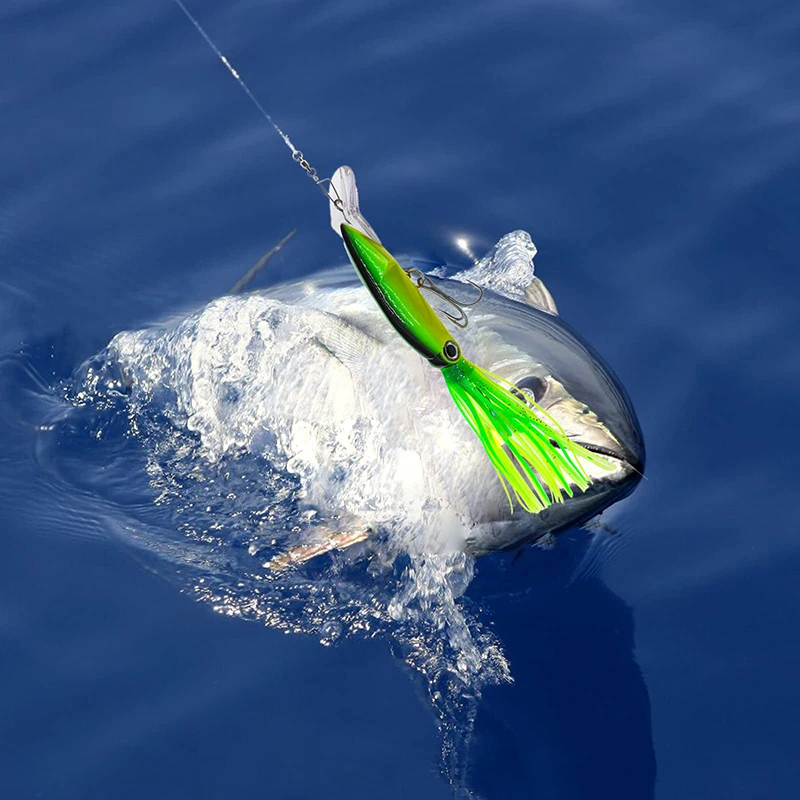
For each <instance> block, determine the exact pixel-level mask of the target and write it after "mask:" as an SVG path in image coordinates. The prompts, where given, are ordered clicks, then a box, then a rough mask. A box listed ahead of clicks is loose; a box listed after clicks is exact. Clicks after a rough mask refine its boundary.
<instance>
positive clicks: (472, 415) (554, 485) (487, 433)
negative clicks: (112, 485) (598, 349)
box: [341, 223, 611, 513]
mask: <svg viewBox="0 0 800 800" xmlns="http://www.w3.org/2000/svg"><path fill="white" fill-rule="evenodd" d="M341 233H342V239H343V240H344V245H345V249H346V250H347V255H348V256H349V258H350V261H351V262H352V264H353V266H354V267H355V269H356V272H357V273H358V275H359V277H360V278H361V280H362V282H363V283H364V285H365V286H366V287H367V289H368V290H369V291H370V293H371V294H372V296H373V298H374V299H375V301H376V302H377V304H378V306H379V307H380V309H381V311H383V313H384V315H385V316H386V318H387V319H388V321H389V322H390V324H391V325H392V327H393V328H394V329H395V330H396V331H397V332H398V333H399V334H400V336H402V337H403V339H405V341H406V342H407V343H408V344H409V345H411V347H413V348H414V349H415V350H416V351H417V352H418V353H420V354H421V355H422V356H423V357H425V358H426V359H427V360H428V361H429V362H430V363H431V364H432V365H433V366H434V367H438V368H439V369H440V370H441V373H442V376H443V377H444V380H445V383H446V384H447V388H448V390H449V391H450V395H451V396H452V398H453V401H454V402H455V404H456V406H457V407H458V409H459V411H460V412H461V413H462V414H463V415H464V418H465V419H466V420H467V422H468V423H469V424H470V426H471V427H472V430H473V431H475V434H476V435H477V436H478V438H479V439H480V441H481V444H483V446H484V448H485V450H486V454H487V455H488V456H489V459H490V460H491V462H492V464H493V465H494V468H495V469H496V470H497V473H498V475H499V476H500V480H501V482H502V484H503V488H504V489H505V492H506V496H507V497H508V500H509V503H510V504H511V508H512V510H513V508H514V500H516V502H517V503H518V504H519V505H520V506H521V507H522V508H524V509H525V510H526V511H529V512H532V513H535V512H538V511H541V510H542V509H544V508H546V507H547V506H549V505H551V504H552V503H554V502H556V503H558V502H562V501H563V497H564V495H565V494H566V495H567V496H569V497H572V494H573V490H572V484H574V485H576V486H577V487H578V488H579V489H580V490H581V491H583V490H584V489H586V488H587V487H588V486H589V484H590V482H591V479H590V478H589V476H588V475H587V474H586V472H585V470H584V469H583V468H582V467H581V464H580V459H586V460H587V461H590V462H592V463H594V464H598V465H600V466H608V467H609V468H611V465H610V464H608V462H607V461H605V459H603V458H601V457H599V456H597V455H595V454H594V453H590V452H589V451H588V450H586V449H585V448H583V447H581V446H580V445H579V444H576V443H575V442H573V441H572V440H571V439H570V438H569V437H568V436H567V435H566V434H565V433H564V431H563V430H562V429H561V427H560V426H559V425H558V423H557V422H556V421H555V420H554V419H553V418H552V417H550V416H549V415H548V414H547V413H546V412H545V411H544V410H543V409H541V408H540V407H539V406H537V405H536V404H535V403H533V402H529V401H528V400H527V399H523V396H522V394H521V393H520V392H519V390H518V389H517V388H516V387H515V386H514V385H513V384H510V383H508V381H504V380H503V379H502V378H500V377H499V376H497V375H493V374H492V373H490V372H487V371H486V370H484V369H481V368H480V367H478V366H477V365H475V364H473V363H472V362H471V361H468V360H467V359H466V358H465V357H464V356H463V354H462V352H461V347H460V346H459V344H458V342H457V341H455V339H454V338H453V337H452V335H451V334H450V332H449V331H448V330H447V328H446V327H445V326H444V323H443V322H442V321H441V319H439V316H438V315H437V313H436V311H435V310H434V309H433V307H432V306H431V305H430V303H428V301H427V300H426V299H425V297H424V296H423V294H422V292H421V291H420V285H419V284H418V283H415V282H414V280H412V278H411V277H410V276H409V274H408V273H407V272H406V270H404V269H403V267H401V266H400V264H399V263H398V262H397V260H396V259H395V258H394V257H393V256H392V255H391V253H389V251H388V250H387V249H386V248H385V247H384V246H383V245H382V244H380V243H379V242H376V241H375V240H374V239H371V238H370V237H368V236H367V235H366V234H364V233H362V232H361V231H359V230H357V229H356V228H354V227H352V226H351V225H348V224H346V223H342V225H341Z"/></svg>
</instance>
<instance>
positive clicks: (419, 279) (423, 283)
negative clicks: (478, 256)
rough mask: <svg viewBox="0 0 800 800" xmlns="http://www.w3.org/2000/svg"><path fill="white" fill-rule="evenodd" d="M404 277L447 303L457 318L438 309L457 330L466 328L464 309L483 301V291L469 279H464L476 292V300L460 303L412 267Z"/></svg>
mask: <svg viewBox="0 0 800 800" xmlns="http://www.w3.org/2000/svg"><path fill="white" fill-rule="evenodd" d="M406 275H408V277H409V278H411V279H412V280H413V281H414V282H415V283H416V285H417V288H418V289H424V290H425V291H427V292H430V293H431V294H435V295H436V296H437V297H438V298H440V299H441V300H444V302H445V303H449V304H450V305H451V306H452V307H453V308H455V309H456V311H457V312H458V316H457V317H454V316H453V315H452V314H451V313H450V312H449V311H445V310H444V309H439V310H440V311H441V312H442V314H444V315H445V316H446V317H447V319H449V320H450V322H452V323H453V325H457V326H458V327H459V328H466V327H467V325H468V324H469V319H468V318H467V314H466V312H465V311H464V309H465V308H474V307H475V306H476V305H478V303H480V301H481V300H483V289H482V288H481V287H480V286H478V284H477V283H473V282H472V281H471V280H469V279H465V280H466V283H468V284H470V285H471V286H474V287H475V288H476V289H477V290H478V299H477V300H473V301H472V302H471V303H462V302H460V301H459V300H456V299H455V297H453V296H452V295H449V294H447V292H445V291H444V289H440V288H439V287H438V286H437V285H436V284H435V283H434V282H433V281H432V280H431V279H430V278H429V277H428V276H427V275H426V274H425V273H424V272H422V271H421V270H418V269H416V268H414V267H412V268H411V269H407V270H406Z"/></svg>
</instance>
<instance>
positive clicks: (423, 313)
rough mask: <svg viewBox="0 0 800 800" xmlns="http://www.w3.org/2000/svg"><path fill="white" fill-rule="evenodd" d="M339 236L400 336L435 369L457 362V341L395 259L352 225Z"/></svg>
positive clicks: (458, 357)
mask: <svg viewBox="0 0 800 800" xmlns="http://www.w3.org/2000/svg"><path fill="white" fill-rule="evenodd" d="M341 234H342V239H343V241H344V246H345V250H346V251H347V255H348V257H349V258H350V262H351V263H352V264H353V267H355V270H356V273H358V277H359V278H361V282H362V283H363V284H364V285H365V286H366V287H367V289H368V290H369V292H370V294H371V295H372V297H373V298H374V300H375V302H376V303H377V304H378V307H379V308H380V309H381V311H383V313H384V315H385V316H386V318H387V319H388V320H389V322H390V323H391V325H392V327H393V328H394V329H395V330H396V331H397V332H398V333H399V334H400V336H402V337H403V339H405V340H406V342H408V344H410V345H411V347H413V348H414V349H415V350H416V351H417V352H418V353H420V354H421V355H422V356H424V357H425V358H427V359H428V361H430V362H431V364H433V365H434V366H437V367H446V366H449V365H451V364H455V363H456V362H458V361H459V360H460V359H461V348H460V347H459V345H458V342H456V341H455V339H454V338H453V337H452V335H451V334H450V332H449V331H448V330H447V328H445V326H444V324H443V323H442V321H441V319H439V316H438V315H437V314H436V312H435V311H434V310H433V308H432V306H431V304H430V303H429V302H428V301H427V300H426V299H425V297H424V295H423V294H422V292H421V291H420V288H419V285H418V284H417V283H415V282H414V281H413V280H412V279H411V278H410V277H409V275H408V273H407V272H406V271H405V270H404V269H403V268H402V267H401V266H400V264H398V263H397V261H396V260H395V258H394V256H392V254H391V253H389V251H388V250H387V249H386V248H385V247H384V246H383V245H382V244H380V242H377V241H375V240H374V239H372V238H370V237H369V236H367V235H366V234H365V233H362V232H361V231H359V230H357V229H356V228H354V227H352V226H351V225H347V224H346V223H342V225H341Z"/></svg>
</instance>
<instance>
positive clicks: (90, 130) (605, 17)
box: [0, 0, 800, 800]
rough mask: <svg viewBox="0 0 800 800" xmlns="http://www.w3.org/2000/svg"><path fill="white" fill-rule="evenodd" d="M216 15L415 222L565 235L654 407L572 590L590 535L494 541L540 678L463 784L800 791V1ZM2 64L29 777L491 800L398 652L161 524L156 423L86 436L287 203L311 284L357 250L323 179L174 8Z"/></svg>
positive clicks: (6, 567) (0, 338) (473, 598)
mask: <svg viewBox="0 0 800 800" xmlns="http://www.w3.org/2000/svg"><path fill="white" fill-rule="evenodd" d="M191 8H192V10H193V11H194V12H195V13H196V15H197V16H198V18H199V19H200V20H201V21H202V22H203V23H204V24H205V25H206V27H207V28H208V29H209V31H210V32H211V33H212V35H213V36H214V37H215V38H216V40H217V41H218V43H219V45H220V47H221V48H222V49H223V50H224V51H225V52H226V53H227V54H228V56H229V57H230V58H231V60H232V61H233V63H234V64H235V65H236V66H237V67H238V69H239V70H240V72H241V73H242V74H243V76H244V77H245V78H246V79H247V80H248V81H249V83H250V85H251V87H252V89H253V90H254V92H255V93H256V94H257V95H258V96H259V98H260V99H261V100H262V102H263V103H264V105H265V106H266V107H267V108H268V109H269V110H270V112H271V113H272V114H273V115H274V117H275V118H276V120H277V121H278V122H279V124H280V125H281V126H282V127H283V128H284V129H285V130H286V131H287V132H288V133H289V134H290V136H291V137H292V139H293V140H294V141H295V143H296V144H297V145H298V146H299V147H301V149H303V151H304V152H305V153H306V155H307V156H308V157H309V159H310V160H311V162H312V163H313V164H314V166H316V167H317V168H318V169H319V170H320V172H321V173H323V174H330V173H331V172H332V171H333V170H334V169H335V168H336V167H337V166H338V165H339V164H341V163H348V164H350V165H351V166H353V167H354V169H355V170H356V173H357V175H358V178H359V185H360V187H361V190H362V195H363V204H364V206H365V208H366V210H367V214H368V216H369V218H370V221H371V222H372V223H373V224H375V225H376V227H377V228H378V230H380V232H381V235H382V237H383V238H384V241H387V242H388V241H391V242H394V243H399V246H400V247H402V248H403V249H405V250H406V251H407V252H411V253H415V254H417V255H418V256H420V257H422V258H428V259H432V260H437V259H439V260H445V261H448V262H450V263H454V264H458V263H462V264H463V263H465V262H464V256H463V255H462V254H460V253H459V251H458V250H457V248H456V247H455V246H454V237H455V236H457V235H467V236H469V237H470V240H471V242H472V246H473V248H474V249H475V250H476V251H482V250H485V249H487V248H488V247H490V246H491V245H492V244H493V243H494V242H495V241H496V240H497V239H498V238H499V237H500V236H501V235H502V234H504V233H506V232H508V231H511V230H514V229H517V228H523V229H526V230H529V231H530V232H531V234H532V235H533V238H534V241H535V242H536V244H537V246H538V248H539V257H538V259H537V272H538V274H539V275H541V276H542V277H543V278H544V279H545V281H546V282H547V285H548V287H549V288H550V290H551V292H552V293H553V295H554V296H555V297H556V299H557V301H558V304H559V308H560V311H561V313H562V315H563V316H564V317H565V318H566V319H567V320H568V321H570V322H571V323H572V324H573V325H574V326H575V327H576V328H577V329H578V330H580V331H581V332H582V333H583V335H584V336H585V337H586V338H587V339H588V340H589V341H591V342H592V344H593V345H594V346H595V347H596V348H597V349H598V350H599V351H600V352H601V353H603V354H604V356H605V357H606V359H607V360H608V361H609V362H610V363H611V364H612V366H613V368H614V369H615V371H616V372H617V373H618V374H619V375H620V377H621V378H622V380H623V382H624V383H625V385H626V387H627V389H628V391H629V393H630V395H631V397H632V399H633V402H634V404H635V406H636V409H637V412H638V415H639V418H640V422H641V425H642V428H643V431H644V434H645V438H646V441H647V446H648V459H649V460H648V480H647V481H645V482H643V483H642V485H640V487H639V488H638V489H637V491H636V493H635V494H634V495H633V496H632V497H631V498H629V499H628V500H626V501H625V502H624V503H623V504H621V505H620V506H617V507H615V508H614V509H613V510H612V512H611V513H610V514H609V515H608V518H609V522H610V524H612V525H613V526H614V528H615V529H616V530H617V531H618V534H617V535H616V538H615V540H614V546H613V547H610V548H608V552H607V553H606V554H605V555H604V558H603V561H604V563H603V565H602V569H599V568H598V569H590V570H585V571H584V573H585V574H584V575H583V577H581V578H580V579H578V580H575V581H571V580H570V579H571V577H572V575H573V573H574V570H575V565H576V563H577V562H579V561H580V559H581V558H583V557H584V551H585V550H586V547H587V544H586V542H587V541H588V534H586V533H584V532H581V531H575V532H571V533H569V534H567V535H566V536H565V537H563V538H562V540H561V541H559V542H558V544H557V546H556V547H555V548H554V549H553V550H550V551H546V552H540V551H534V550H529V551H526V552H525V553H524V555H523V556H522V557H521V558H519V559H518V560H517V561H515V562H512V561H510V559H509V558H507V557H505V556H488V557H485V558H483V559H481V560H480V561H479V562H478V565H477V568H476V571H477V574H476V578H475V580H474V581H473V583H472V584H471V586H470V587H469V590H468V592H467V598H468V602H469V603H471V604H473V606H474V608H475V609H476V610H475V612H474V613H475V615H476V617H477V618H479V619H480V620H481V621H483V622H484V623H485V624H486V625H489V626H491V628H492V630H493V632H494V634H495V635H496V636H497V638H498V639H499V641H500V642H502V645H503V648H504V650H505V652H506V655H507V657H508V660H509V663H510V665H511V671H512V674H513V676H514V679H515V682H514V683H513V684H501V685H490V686H487V687H486V688H485V689H484V691H483V695H482V697H481V699H480V700H479V701H478V702H477V706H476V715H475V719H474V724H472V723H470V725H469V726H467V728H468V729H469V732H470V735H469V736H466V737H465V738H464V739H463V740H462V741H457V742H456V746H457V747H458V748H460V750H461V752H460V753H459V754H458V756H459V763H460V764H461V765H462V766H461V773H459V774H460V776H461V777H460V778H459V779H458V781H457V782H460V784H461V789H462V790H464V791H467V792H471V793H472V794H473V796H475V797H483V798H487V799H489V798H491V799H492V800H493V799H494V798H523V797H534V796H535V797H543V798H544V797H546V798H558V799H559V800H565V799H567V798H569V799H572V798H581V799H583V798H592V799H593V798H606V797H609V798H615V799H616V800H627V799H628V798H630V800H639V799H640V798H651V797H656V798H659V800H672V798H683V797H692V798H725V800H739V799H740V798H741V799H742V800H744V799H747V800H749V799H750V798H785V797H792V796H796V795H797V794H798V792H800V761H798V759H797V751H798V744H800V715H798V712H797V709H798V703H800V688H799V685H798V682H797V680H796V676H797V674H798V672H799V671H800V645H798V643H797V635H796V631H797V621H798V619H799V618H800V600H799V599H798V588H797V587H798V576H800V542H798V538H797V522H796V514H795V513H794V505H795V503H796V498H797V488H796V479H795V473H794V469H793V455H792V454H793V449H794V447H796V446H798V444H800V434H799V431H798V423H797V415H796V412H795V409H794V402H793V401H794V399H795V396H796V394H797V391H798V388H800V356H798V343H800V314H798V304H797V297H798V292H800V277H798V271H797V268H796V262H797V256H796V252H795V251H796V248H795V246H794V245H795V242H794V240H795V235H796V230H797V220H798V211H800V204H799V203H798V196H799V192H798V188H799V186H800V183H799V181H798V179H799V178H800V156H798V148H797V142H798V137H799V136H800V100H799V99H798V92H797V87H798V86H800V55H798V54H800V11H799V10H798V8H797V7H796V5H794V4H790V3H787V2H783V3H755V2H750V3H746V2H744V3H721V2H712V3H705V4H701V5H699V6H698V5H697V4H695V3H660V4H657V3H652V2H643V3H639V4H629V3H618V2H599V1H598V2H594V3H590V2H570V1H569V0H567V2H562V3H548V2H528V3H526V2H504V1H502V0H501V2H495V3H478V2H474V1H473V0H467V2H458V3H455V2H453V3H442V4H439V5H437V6H436V7H432V6H431V5H430V4H429V3H423V2H392V3H384V4H381V5H380V7H378V6H376V5H375V4H374V3H368V2H363V0H344V1H343V2H330V3H313V2H298V1H297V0H294V2H288V1H287V2H270V3H256V2H253V1H252V0H242V1H241V2H226V3H222V2H219V1H218V0H197V1H196V2H194V3H192V4H191ZM0 54H2V55H0V63H2V70H0V120H1V121H2V124H0V154H2V155H0V187H2V195H1V196H0V319H2V325H1V326H0V503H1V504H2V505H1V507H2V515H1V516H0V519H2V537H1V538H0V685H1V686H2V690H1V691H0V796H2V797H3V798H14V799H15V800H16V798H20V800H23V799H24V800H27V798H58V800H62V799H66V798H80V799H81V800H84V799H88V798H115V799H116V798H141V797H149V798H173V797H193V798H195V799H196V800H201V799H203V798H212V797H214V798H216V797H269V798H273V797H274V798H287V799H288V798H310V797H326V798H331V799H332V800H333V799H335V798H348V799H351V798H373V797H382V798H387V799H388V798H398V799H399V798H411V797H413V798H417V800H422V798H446V797H450V796H452V789H451V788H450V786H449V785H448V782H447V779H446V778H445V777H444V776H443V775H442V772H441V768H440V757H439V750H440V742H439V736H438V734H437V725H436V716H435V714H434V712H433V710H432V708H431V707H430V704H429V702H428V700H427V699H426V697H425V696H424V692H423V690H422V688H421V685H420V682H419V680H418V679H417V678H416V677H415V676H414V675H413V674H411V671H410V670H409V669H408V668H407V667H404V666H403V662H402V659H401V658H400V657H399V656H398V653H397V652H396V648H393V647H391V646H390V645H389V644H388V643H387V641H386V640H385V639H384V638H382V637H380V636H376V637H374V638H365V637H358V636H354V637H349V638H344V639H342V640H341V641H339V642H338V643H337V644H336V645H335V646H332V647H323V646H321V645H320V643H319V641H318V639H319V637H318V636H317V637H314V636H311V635H305V634H302V633H301V634H298V635H285V634H284V633H283V632H281V631H279V630H276V629H275V628H273V627H269V626H265V625H263V624H259V623H258V622H253V621H242V620H240V619H235V618H231V617H228V616H225V615H221V614H217V613H214V612H213V610H212V607H211V606H210V605H209V604H208V603H203V602H196V601H195V600H194V599H193V597H192V596H191V593H190V592H187V591H185V588H186V582H185V581H184V580H183V578H182V574H181V569H179V568H177V567H174V566H165V564H164V562H163V561H160V560H159V559H158V558H155V557H153V556H152V554H146V553H144V554H143V553H142V552H141V551H140V550H138V549H137V548H136V547H134V546H133V545H132V544H131V536H130V535H129V534H130V530H129V529H127V528H126V524H127V523H126V520H129V519H130V517H129V516H124V515H121V514H120V513H119V508H120V507H122V506H125V507H126V508H134V507H137V508H139V509H144V510H142V511H141V514H143V515H147V514H150V513H151V510H152V509H151V506H152V498H151V497H149V496H147V494H146V492H144V493H143V490H142V486H143V485H144V484H143V483H142V479H141V472H142V469H143V464H142V463H141V458H139V457H138V456H137V455H136V451H135V448H134V447H130V448H128V447H127V446H126V447H122V445H121V444H120V443H121V442H122V441H123V439H122V438H121V437H120V438H119V439H118V442H117V444H118V445H119V449H118V450H114V451H113V456H114V458H116V459H120V460H121V463H122V464H123V467H124V469H122V470H120V469H116V471H114V473H113V474H114V476H115V477H114V481H115V482H114V484H113V485H106V486H105V487H104V492H100V493H97V492H94V491H93V488H92V487H94V488H95V489H96V487H97V485H98V484H101V483H102V481H103V479H102V476H101V471H98V470H101V468H100V467H98V464H101V463H102V458H104V456H102V455H98V453H101V452H102V451H100V450H98V447H97V444H96V443H95V444H94V445H93V444H92V440H91V436H90V435H89V433H88V429H87V430H81V429H80V428H79V427H78V428H77V429H76V430H70V431H68V430H67V429H66V428H63V427H62V428H59V429H58V431H57V433H58V435H57V436H56V437H55V439H56V440H55V442H54V443H53V441H50V440H48V439H47V436H46V434H47V430H45V429H46V428H47V426H48V425H52V421H53V419H54V414H56V412H57V410H58V408H60V405H59V404H63V392H62V391H61V388H60V387H63V386H64V385H65V384H66V383H68V382H69V381H70V380H72V379H71V377H70V376H72V375H73V372H74V371H75V370H76V369H78V368H79V366H80V365H81V363H82V362H84V361H85V360H86V359H87V358H89V357H91V356H92V355H93V354H94V353H97V352H98V351H100V350H101V349H102V348H103V347H104V346H105V345H106V344H107V342H108V341H109V340H110V339H111V337H112V336H113V335H114V334H115V333H117V332H118V331H120V330H126V329H133V328H136V327H138V326H142V325H144V324H146V323H148V322H149V321H151V320H154V319H157V318H160V317H163V316H165V315H167V314H170V313H174V312H176V311H179V310H181V309H188V308H195V307H198V306H201V305H202V304H204V303H206V302H208V301H209V300H210V299H211V298H213V297H215V296H218V295H219V294H221V293H223V292H224V291H225V290H226V289H228V288H229V287H230V286H231V285H232V284H233V283H234V282H235V281H236V280H237V278H239V277H240V275H241V274H242V273H243V272H244V271H245V270H246V269H247V268H248V267H249V266H250V265H251V264H252V263H253V262H255V261H256V260H257V259H258V257H259V256H260V255H261V254H262V253H263V252H264V251H265V250H266V249H267V248H268V247H269V246H271V245H272V244H273V243H274V242H275V241H277V240H278V239H279V238H280V237H281V236H282V235H283V234H284V233H285V232H286V231H287V230H289V229H291V228H293V227H295V226H296V227H297V228H298V233H297V235H296V236H295V238H294V240H293V241H292V242H291V243H290V245H288V246H287V248H286V249H285V250H284V251H283V252H282V253H281V254H280V255H279V256H278V258H277V259H276V260H275V261H274V262H273V263H272V264H271V265H270V274H271V279H274V280H277V279H285V278H288V277H291V276H295V275H301V274H310V273H312V272H314V271H315V270H318V269H321V268H323V267H327V266H330V265H331V264H334V263H338V262H340V261H341V260H342V254H341V247H340V245H339V243H338V242H337V241H336V238H335V236H333V234H332V233H331V231H330V229H329V227H328V221H327V208H326V207H325V204H324V202H323V201H322V200H321V198H320V196H319V193H318V192H317V191H315V190H314V187H313V185H312V184H311V183H310V181H309V180H308V179H307V178H306V177H305V176H303V174H302V172H300V170H299V169H298V168H297V166H296V165H295V164H293V163H292V161H291V159H290V158H289V155H288V151H286V150H285V148H283V146H282V145H281V143H280V141H279V140H278V139H277V138H276V137H275V136H274V135H273V134H272V133H271V132H270V131H269V129H268V128H267V127H265V125H264V123H263V120H262V119H261V118H260V117H259V116H258V115H257V113H256V112H255V110H254V109H253V108H252V106H250V105H249V104H248V102H247V100H246V98H245V97H244V95H243V94H242V93H241V91H240V90H239V89H238V88H237V86H236V85H235V83H234V82H233V81H232V80H231V78H230V76H229V75H227V74H226V73H225V71H224V70H223V69H222V67H221V66H220V64H219V62H217V61H216V60H215V58H214V57H213V54H212V53H211V52H210V51H209V50H208V49H207V48H206V47H205V45H204V44H203V42H202V40H201V39H200V38H199V36H198V35H197V33H196V32H195V31H194V30H193V29H192V28H191V26H190V25H189V24H188V22H187V21H186V19H185V18H183V17H182V16H181V14H180V12H179V11H178V9H177V8H176V6H175V5H174V4H173V3H171V2H169V1H168V0H140V2H136V3H133V2H127V3H96V2H83V1H82V0H73V1H72V2H64V0H49V1H45V2H36V1H35V0H29V1H28V2H19V0H11V2H7V3H5V4H4V5H3V8H2V10H1V11H0ZM54 409H55V411H54ZM110 457H111V456H109V458H110ZM54 463H56V464H60V465H61V466H60V467H56V466H54ZM65 463H68V464H69V465H70V466H69V469H70V471H71V475H72V476H73V480H71V481H70V482H67V481H64V480H62V479H61V477H62V476H61V475H60V473H59V469H61V470H63V469H64V467H63V465H64V464H65ZM117 466H119V464H117ZM82 471H84V472H86V473H87V474H86V475H85V476H84V477H85V478H86V480H85V481H83V482H81V481H80V480H77V479H75V476H76V475H78V474H80V473H81V472H82ZM89 472H91V475H89ZM120 475H122V476H123V478H120ZM126 475H129V476H130V482H128V480H127V479H124V478H125V476H126ZM109 481H110V479H109ZM612 556H613V557H612ZM393 650H395V652H394V653H393V652H392V651H393ZM465 730H466V728H465Z"/></svg>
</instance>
